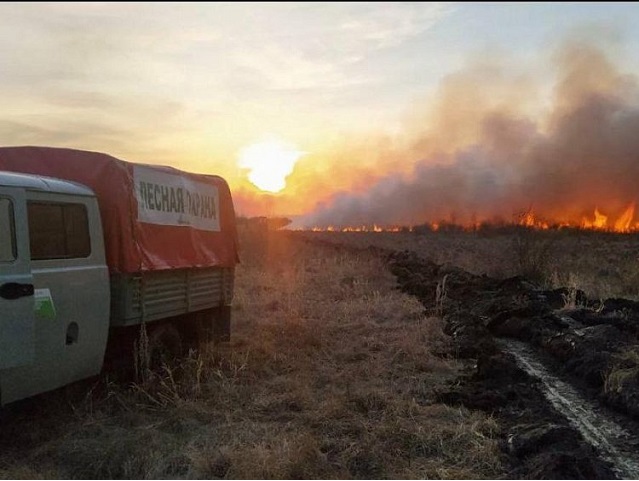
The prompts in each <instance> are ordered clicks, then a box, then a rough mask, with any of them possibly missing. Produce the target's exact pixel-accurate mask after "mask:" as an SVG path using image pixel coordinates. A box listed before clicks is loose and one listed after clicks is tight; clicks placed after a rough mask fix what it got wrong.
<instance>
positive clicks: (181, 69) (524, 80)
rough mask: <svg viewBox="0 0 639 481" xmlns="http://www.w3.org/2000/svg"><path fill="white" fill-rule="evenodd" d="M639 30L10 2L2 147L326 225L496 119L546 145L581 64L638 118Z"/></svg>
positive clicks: (501, 14) (595, 7) (598, 20)
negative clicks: (65, 158) (110, 162)
mask: <svg viewBox="0 0 639 481" xmlns="http://www.w3.org/2000/svg"><path fill="white" fill-rule="evenodd" d="M636 25H639V6H638V5H637V4H633V3H605V4H604V3H416V2H408V3H397V2H392V3H377V2H376V3H344V2H340V3H306V2H305V3H295V2H293V3H289V2H286V3H237V2H234V3H108V2H104V3H102V2H99V3H0V105H2V110H1V112H2V113H1V114H0V139H1V143H2V145H46V146H58V147H69V148H77V149H86V150H93V151H100V152H105V153H108V154H111V155H113V156H116V157H118V158H122V159H125V160H130V161H133V162H145V163H159V164H166V165H172V166H175V167H178V168H181V169H184V170H189V171H194V172H204V173H213V174H219V175H222V176H224V177H225V178H226V179H227V180H228V181H229V183H230V185H231V188H232V190H233V192H234V197H235V199H236V210H237V211H238V212H239V213H240V214H245V215H291V216H310V217H309V218H311V217H313V216H314V218H315V219H318V221H319V220H321V222H322V223H328V222H330V217H331V216H333V215H335V212H336V210H335V209H338V210H339V209H340V207H339V206H338V204H339V203H340V202H342V204H343V199H344V198H345V196H352V195H356V196H359V197H358V199H357V200H356V201H357V202H359V203H370V202H372V200H371V197H370V196H371V195H372V194H371V192H373V191H374V190H375V189H377V192H384V196H386V195H388V196H390V197H388V198H392V195H391V194H389V193H388V190H389V189H391V190H392V188H391V187H388V186H389V185H395V186H397V185H398V184H401V185H402V186H403V187H402V188H403V190H406V189H405V187H406V183H407V182H408V183H411V182H414V180H415V179H418V178H420V175H421V174H420V172H422V171H423V170H424V168H425V167H424V165H425V164H424V162H425V160H424V159H431V160H429V161H428V162H426V164H428V165H432V164H437V163H439V164H441V163H442V162H443V163H444V164H447V165H450V163H451V162H453V163H458V162H459V158H460V155H461V154H463V153H464V152H466V153H467V151H468V149H469V148H470V147H471V146H472V145H475V144H478V143H482V142H484V143H485V141H486V139H484V138H480V137H481V136H479V134H477V132H476V130H477V129H478V128H479V127H478V126H481V125H485V123H486V119H487V118H488V117H490V115H492V114H493V113H494V112H495V111H500V112H502V113H503V112H505V111H507V112H508V113H509V115H511V116H514V117H517V118H520V119H521V118H525V119H527V121H528V122H529V123H531V124H534V126H535V127H534V129H533V130H535V131H536V132H537V135H546V136H549V137H552V135H553V133H552V132H550V131H549V130H548V129H552V128H553V127H552V126H553V125H556V122H555V123H553V119H554V120H555V121H556V118H557V115H559V114H558V112H559V113H561V112H564V111H565V109H564V106H565V102H564V100H565V99H566V98H567V97H566V96H570V93H564V94H563V95H564V96H563V97H562V98H561V99H559V100H558V94H557V92H558V90H559V89H560V86H561V82H562V81H563V80H562V79H564V80H565V78H564V77H562V72H564V73H565V72H566V65H570V64H574V63H575V62H573V61H572V60H570V59H574V58H581V57H580V55H581V56H583V55H582V54H580V53H576V52H583V51H586V50H587V51H589V52H590V53H591V54H592V55H595V56H596V55H599V57H597V58H598V59H599V60H601V61H602V62H603V64H602V65H604V64H605V68H604V67H602V69H604V70H606V71H608V70H611V71H612V70H614V72H615V73H614V75H612V74H611V76H610V78H614V79H616V80H615V81H614V82H613V81H612V80H610V81H607V82H608V83H605V89H607V90H606V92H612V91H613V90H614V92H615V95H617V94H618V96H623V99H624V102H623V103H624V105H625V106H626V107H627V106H628V105H634V103H633V102H634V101H635V100H636V99H635V97H634V96H633V95H634V93H633V95H630V94H628V92H627V91H628V89H629V88H630V87H628V86H627V84H628V83H630V84H633V87H632V88H634V78H635V76H636V75H637V74H639V72H638V70H639V30H637V29H636V28H635V27H636ZM575 45H578V47H575ZM568 57H569V58H570V59H569V60H567V59H568ZM588 58H591V57H588ZM586 63H587V65H585V66H583V65H582V67H580V68H584V69H586V70H588V69H589V68H594V67H593V65H599V64H598V63H597V62H595V61H593V62H590V61H588V62H586ZM588 75H590V74H588ZM592 75H595V73H593V74H592ZM580 76H583V75H581V74H580ZM621 78H623V79H626V80H627V79H630V80H628V81H626V80H624V82H625V83H624V82H621V80H619V79H621ZM593 82H594V81H593ZM602 82H603V81H602ZM620 82H621V83H620ZM622 83H623V85H624V86H625V87H623V89H625V90H623V92H624V93H623V95H622V94H621V93H620V92H621V90H620V89H622V87H621V84H622ZM601 85H603V84H601V82H599V83H597V82H594V83H592V82H591V84H589V85H588V86H587V89H589V90H588V92H593V91H596V92H599V93H601V91H602V90H601V89H603V88H604V87H601ZM584 88H586V87H584ZM564 90H566V89H564ZM566 91H567V92H569V91H570V89H567V90H566ZM633 92H634V90H633ZM582 97H583V98H585V94H584V96H582ZM580 105H581V104H580ZM624 108H625V107H624ZM562 109H564V110H562ZM462 117H463V119H462ZM426 132H428V133H429V134H428V135H426ZM434 132H436V133H437V134H438V140H437V142H435V141H434V140H433V139H432V136H433V133H434ZM553 132H554V131H553ZM482 135H483V134H482ZM553 138H554V137H553ZM522 142H523V141H522ZM530 142H531V141H530V139H528V140H526V141H525V143H526V145H529V144H530ZM482 145H485V144H483V143H482ZM535 145H537V144H535ZM522 149H523V147H522V148H518V150H517V152H518V153H517V155H523V154H522V152H523V150H522ZM483 150H485V149H483ZM528 150H529V149H528ZM528 150H526V152H527V151H528ZM278 152H279V154H278ZM249 156H250V159H249V158H248V157H249ZM442 156H443V157H442ZM444 157H446V158H445V159H444V160H442V159H443V158H444ZM467 157H468V156H466V158H467ZM433 159H434V160H433ZM446 159H447V160H446ZM451 159H452V160H451ZM466 162H471V164H472V166H471V170H472V168H475V167H473V166H475V163H474V162H475V161H468V160H466ZM439 164H438V165H439ZM491 168H492V167H491ZM493 170H494V169H493ZM526 172H529V170H526ZM251 174H253V176H252V177H251ZM269 175H271V176H273V175H275V176H277V177H278V179H277V181H276V182H274V183H271V184H270V186H267V187H266V188H264V185H266V184H263V185H262V188H260V187H259V184H260V181H259V177H260V176H261V177H262V178H264V177H268V176H269ZM429 175H430V174H427V177H428V176H429ZM495 175H497V174H495ZM499 176H500V178H503V177H504V174H503V172H502V171H500V173H499ZM251 179H252V180H251ZM465 182H466V183H467V181H465ZM256 184H258V185H256ZM411 185H412V184H411ZM413 187H415V186H413ZM371 189H373V190H371ZM272 190H277V192H271V191H272ZM362 196H363V197H362ZM340 199H342V200H341V201H340ZM351 200H352V199H351ZM471 200H472V199H471ZM627 200H628V201H632V199H627ZM526 201H527V200H526V199H523V200H521V203H522V204H525V203H526ZM402 202H404V203H405V202H409V203H410V199H408V200H407V199H404V200H402ZM460 202H461V201H458V200H454V201H453V202H452V204H455V205H457V207H456V209H458V210H459V209H460V208H461V207H459V206H461V203H460ZM624 202H625V200H624ZM620 203H621V200H619V201H618V202H616V204H615V205H617V204H620ZM351 204H352V202H351ZM582 207H583V209H586V208H588V209H590V207H591V206H586V205H583V206H580V207H579V209H581V208H582ZM491 208H493V207H490V208H488V207H487V209H488V210H490V209H491ZM579 209H577V208H576V207H575V212H576V210H579ZM342 210H343V209H342ZM342 210H340V212H342ZM360 210H361V209H360ZM422 210H423V209H422ZM467 210H468V209H467ZM470 210H472V209H470ZM488 210H486V212H488ZM318 212H321V213H323V214H322V216H319V217H317V214H318ZM376 215H377V216H378V217H379V216H381V215H382V214H381V213H378V214H376ZM386 215H388V214H386ZM429 215H431V216H432V215H435V214H434V213H432V212H431V213H430V214H429ZM486 215H488V213H486ZM420 216H421V214H420V212H417V211H416V212H413V213H411V215H410V216H408V217H405V218H402V219H401V222H419V221H420V220H423V219H422V218H421V217H423V216H421V217H420ZM359 217H362V216H361V215H360V216H359ZM390 217H393V216H392V215H391V216H390ZM390 217H389V218H387V219H385V218H382V217H379V218H377V217H376V219H377V220H376V222H377V221H380V222H387V223H393V222H398V221H400V219H399V218H397V219H391V218H390ZM371 220H372V217H370V218H367V217H366V216H363V217H362V222H369V221H371ZM344 222H345V223H349V222H350V220H349V219H348V217H345V218H344Z"/></svg>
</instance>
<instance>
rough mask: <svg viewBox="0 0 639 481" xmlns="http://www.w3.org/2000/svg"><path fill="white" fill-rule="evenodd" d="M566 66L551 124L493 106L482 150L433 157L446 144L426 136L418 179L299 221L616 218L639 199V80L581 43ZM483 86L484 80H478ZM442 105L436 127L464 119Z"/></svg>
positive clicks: (478, 123) (346, 197)
mask: <svg viewBox="0 0 639 481" xmlns="http://www.w3.org/2000/svg"><path fill="white" fill-rule="evenodd" d="M557 67H558V68H557V81H556V84H555V89H554V99H553V104H552V107H551V109H550V112H549V113H548V114H547V115H546V116H545V117H544V118H543V119H541V120H537V119H536V120H533V119H532V118H528V117H526V116H524V115H522V114H520V113H518V112H517V110H516V109H515V108H508V106H505V105H503V104H502V105H487V106H484V107H482V108H483V110H482V111H481V112H479V113H478V114H477V112H475V113H474V115H476V118H473V120H472V121H473V128H475V129H476V131H477V134H476V138H475V139H474V141H473V142H472V143H470V144H467V145H463V146H462V147H457V148H452V149H451V148H448V149H446V150H444V149H442V152H443V153H440V154H433V153H432V152H433V151H436V149H433V148H432V146H433V145H436V144H437V139H436V138H434V137H433V133H432V132H431V133H430V134H428V135H423V136H422V137H420V138H418V139H417V140H416V141H414V143H413V148H412V149H410V155H411V156H413V158H415V159H420V158H421V159H422V160H420V161H419V162H417V164H415V167H414V169H413V171H412V172H411V173H410V174H409V175H401V174H391V175H389V176H387V177H385V178H383V179H381V180H379V181H377V182H376V183H375V184H374V185H372V186H371V187H370V188H369V189H368V190H367V191H366V192H364V193H357V194H354V193H341V194H339V195H337V196H335V197H334V198H333V199H332V200H331V201H330V202H328V203H325V204H322V205H319V206H318V207H317V209H316V210H315V211H314V212H313V213H312V214H310V215H308V216H305V217H304V218H303V219H302V221H301V222H299V223H300V224H303V225H304V226H306V227H311V226H319V227H326V226H328V225H333V226H358V225H372V224H377V225H383V226H389V225H411V224H413V225H414V224H419V223H424V222H438V221H441V220H447V221H452V222H457V223H460V224H464V223H468V222H475V221H486V220H487V221H490V220H493V219H497V218H499V219H503V220H505V221H511V220H513V216H514V215H516V214H517V213H521V212H523V211H526V210H529V209H531V208H532V210H533V211H534V213H535V215H536V216H537V217H538V218H545V219H548V220H551V221H567V220H570V221H573V222H574V221H577V222H578V221H580V220H581V219H582V217H584V216H588V217H592V213H593V210H594V208H595V207H598V208H599V210H600V211H601V212H604V213H606V214H608V215H610V216H611V218H612V219H613V220H614V216H615V215H619V214H621V212H622V211H623V209H624V208H625V207H626V206H628V204H629V203H630V202H633V201H634V202H636V201H638V200H639V101H638V99H639V89H638V88H637V79H636V78H635V77H634V76H631V75H624V74H621V73H620V72H619V71H618V69H616V68H615V66H614V65H613V64H612V63H611V61H610V60H609V59H608V58H607V57H606V55H605V54H604V53H603V52H602V51H600V50H598V49H596V48H594V47H592V46H584V45H579V44H572V45H568V46H566V47H564V48H563V49H562V50H561V52H560V54H559V55H558V56H557ZM454 81H455V82H457V83H459V78H457V77H455V79H454ZM473 82H480V80H478V79H477V78H475V77H473ZM462 83H463V82H462ZM481 87H482V86H481V84H477V83H472V84H470V85H468V88H471V89H475V90H477V89H479V90H481ZM463 88H465V87H464V85H456V86H454V88H452V90H455V91H462V90H463ZM447 90H451V87H450V86H449V85H446V84H444V85H443V86H442V88H441V91H442V92H444V93H445V92H446V91H447ZM527 94H528V93H527V92H525V91H524V92H522V99H521V102H525V101H528V99H526V98H524V96H526V95H527ZM511 97H512V96H511ZM509 101H512V98H510V99H509ZM448 104H450V105H448ZM442 105H445V106H446V107H445V108H444V110H445V112H444V113H442V112H439V113H438V114H437V115H436V116H435V118H436V120H437V119H439V120H442V119H444V120H446V119H448V118H451V115H452V116H453V118H454V116H455V115H457V116H462V115H463V112H459V111H453V110H452V109H459V108H460V106H459V103H455V102H452V103H450V102H446V101H441V100H440V105H439V107H440V108H441V106H442ZM459 125H460V126H462V127H464V128H467V127H468V123H466V124H464V123H463V122H457V124H455V122H453V123H452V124H451V125H448V124H447V125H446V128H447V129H449V131H448V133H447V134H446V135H447V136H448V137H451V136H452V137H454V134H455V132H452V133H451V132H450V129H451V128H452V129H454V128H455V127H456V126H459ZM435 130H436V129H435ZM458 144H459V142H458ZM424 146H429V147H424ZM424 151H427V153H425V152H424Z"/></svg>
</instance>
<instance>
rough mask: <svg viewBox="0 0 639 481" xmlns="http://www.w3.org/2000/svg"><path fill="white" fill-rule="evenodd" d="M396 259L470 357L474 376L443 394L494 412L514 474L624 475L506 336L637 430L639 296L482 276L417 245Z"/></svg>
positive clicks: (399, 271) (399, 273) (412, 288)
mask: <svg viewBox="0 0 639 481" xmlns="http://www.w3.org/2000/svg"><path fill="white" fill-rule="evenodd" d="M389 261H390V266H391V270H392V272H393V273H394V274H395V275H396V277H397V279H398V282H399V285H400V287H401V289H402V290H403V291H404V292H407V293H410V294H412V295H414V296H417V297H418V298H419V299H420V301H421V302H422V304H423V305H424V306H425V307H426V308H427V309H429V310H430V311H431V312H435V313H437V314H438V315H441V316H442V317H443V318H444V320H445V322H446V328H445V329H446V332H447V334H449V335H450V336H452V337H453V339H454V340H455V346H456V347H455V349H456V353H455V354H456V355H457V356H458V357H460V358H463V359H467V360H468V369H467V373H466V374H465V375H463V376H462V377H461V378H460V379H458V380H457V381H456V382H455V383H454V384H452V385H451V386H449V388H448V390H446V391H444V392H440V393H439V395H438V397H439V400H440V401H442V402H445V403H447V404H450V405H463V406H465V407H467V408H469V409H478V410H482V411H485V412H487V413H490V414H492V415H493V416H494V417H495V418H496V419H497V420H498V421H499V423H500V425H501V427H502V439H501V447H502V452H503V456H504V461H505V464H506V465H507V466H510V471H509V473H508V475H507V477H508V478H533V479H614V478H617V477H618V476H619V471H618V470H616V469H615V466H613V465H612V464H611V463H610V462H608V461H606V460H604V457H603V456H600V455H599V454H600V452H599V451H598V450H597V449H596V448H594V447H593V446H592V444H590V443H589V442H587V441H586V440H585V439H584V437H583V436H582V434H580V432H579V430H577V429H576V428H575V427H574V426H573V425H572V424H570V422H569V421H568V420H567V419H566V418H565V417H564V416H563V415H562V414H560V413H559V412H557V411H556V410H555V409H554V408H553V406H552V404H551V403H550V402H549V401H548V400H547V399H546V397H545V395H544V393H543V389H542V386H541V385H540V381H539V380H538V379H536V378H534V377H532V376H530V375H529V374H528V373H527V372H526V371H524V370H523V369H522V368H520V367H519V366H518V364H517V362H516V360H515V358H514V356H513V355H512V354H511V353H509V352H508V351H507V350H505V349H503V347H502V346H503V342H500V339H504V338H505V339H517V340H519V341H523V342H524V343H526V344H527V345H529V346H531V347H532V348H534V350H535V351H536V353H537V354H538V355H539V357H540V358H541V359H543V360H544V362H545V364H546V365H547V366H549V368H550V369H551V370H552V372H553V374H556V375H557V376H558V377H560V378H562V379H564V380H567V381H568V382H569V383H570V384H571V385H573V386H575V387H576V388H577V389H578V390H579V391H580V392H581V393H583V395H584V396H586V397H587V398H590V399H595V400H596V401H597V402H598V403H600V404H602V405H605V406H607V407H609V408H611V409H614V413H615V415H616V416H618V418H619V419H620V420H621V423H622V425H624V426H628V425H633V426H634V425H635V421H637V420H639V382H638V373H639V351H638V350H636V346H637V339H638V337H639V303H638V302H634V301H629V300H625V299H607V300H604V301H601V300H590V299H588V298H587V297H586V295H585V294H584V293H583V292H582V291H578V290H570V289H556V290H543V289H542V288H540V287H539V286H538V285H536V284H534V283H533V282H530V281H529V280H527V279H525V278H523V277H512V278H508V279H495V278H491V277H488V276H479V275H474V274H471V273H469V272H466V271H464V270H462V269H459V268H456V267H452V266H442V265H437V264H435V263H433V262H429V261H427V260H424V259H423V258H420V257H418V256H417V255H416V254H414V253H411V252H409V251H404V252H396V253H393V254H391V255H390V256H389ZM584 416H588V414H587V413H585V414H584ZM627 447H628V448H629V450H632V451H635V450H636V446H627Z"/></svg>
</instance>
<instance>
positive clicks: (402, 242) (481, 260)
mask: <svg viewBox="0 0 639 481" xmlns="http://www.w3.org/2000/svg"><path fill="white" fill-rule="evenodd" d="M303 235H305V236H307V237H310V238H316V239H320V240H324V241H328V242H338V243H340V244H345V245H352V246H357V247H360V248H361V247H366V246H376V247H381V248H387V249H394V250H402V249H409V250H412V251H415V252H417V253H418V254H420V255H421V256H423V257H425V258H430V259H432V260H433V261H435V262H437V263H439V264H453V265H456V266H458V267H461V268H462V269H465V270H467V271H470V272H473V273H476V274H487V275H490V276H494V277H509V276H514V275H526V276H528V277H530V278H532V279H533V280H536V281H538V282H540V283H541V284H542V285H545V286H547V287H553V288H554V287H560V286H566V285H572V284H575V283H576V287H577V288H578V289H581V290H583V291H585V292H586V294H587V295H588V296H589V297H591V298H594V299H597V298H600V299H605V298H608V297H625V298H629V299H636V300H639V235H637V234H628V235H614V234H610V233H598V232H589V231H584V232H578V231H568V230H566V231H547V232H544V231H537V232H536V231H525V230H522V231H520V232H518V233H516V234H491V235H485V234H480V233H476V232H433V233H423V234H415V233H391V232H382V233H370V232H369V233H366V232H313V233H310V232H308V233H303Z"/></svg>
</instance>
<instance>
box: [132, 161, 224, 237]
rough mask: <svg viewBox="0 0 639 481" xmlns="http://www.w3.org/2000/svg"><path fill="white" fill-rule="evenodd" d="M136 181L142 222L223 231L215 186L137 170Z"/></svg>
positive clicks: (135, 170) (139, 217)
mask: <svg viewBox="0 0 639 481" xmlns="http://www.w3.org/2000/svg"><path fill="white" fill-rule="evenodd" d="M133 180H134V182H135V192H136V197H137V201H138V220H139V221H140V222H146V223H148V224H160V225H175V226H188V227H193V228H195V229H200V230H208V231H219V230H220V209H219V207H220V203H219V200H220V199H219V194H218V190H217V187H216V186H214V185H209V184H205V183H203V182H195V181H193V180H190V179H187V178H185V177H182V176H180V175H172V174H167V173H165V172H159V171H157V170H153V169H149V168H146V167H138V166H135V167H133Z"/></svg>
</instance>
